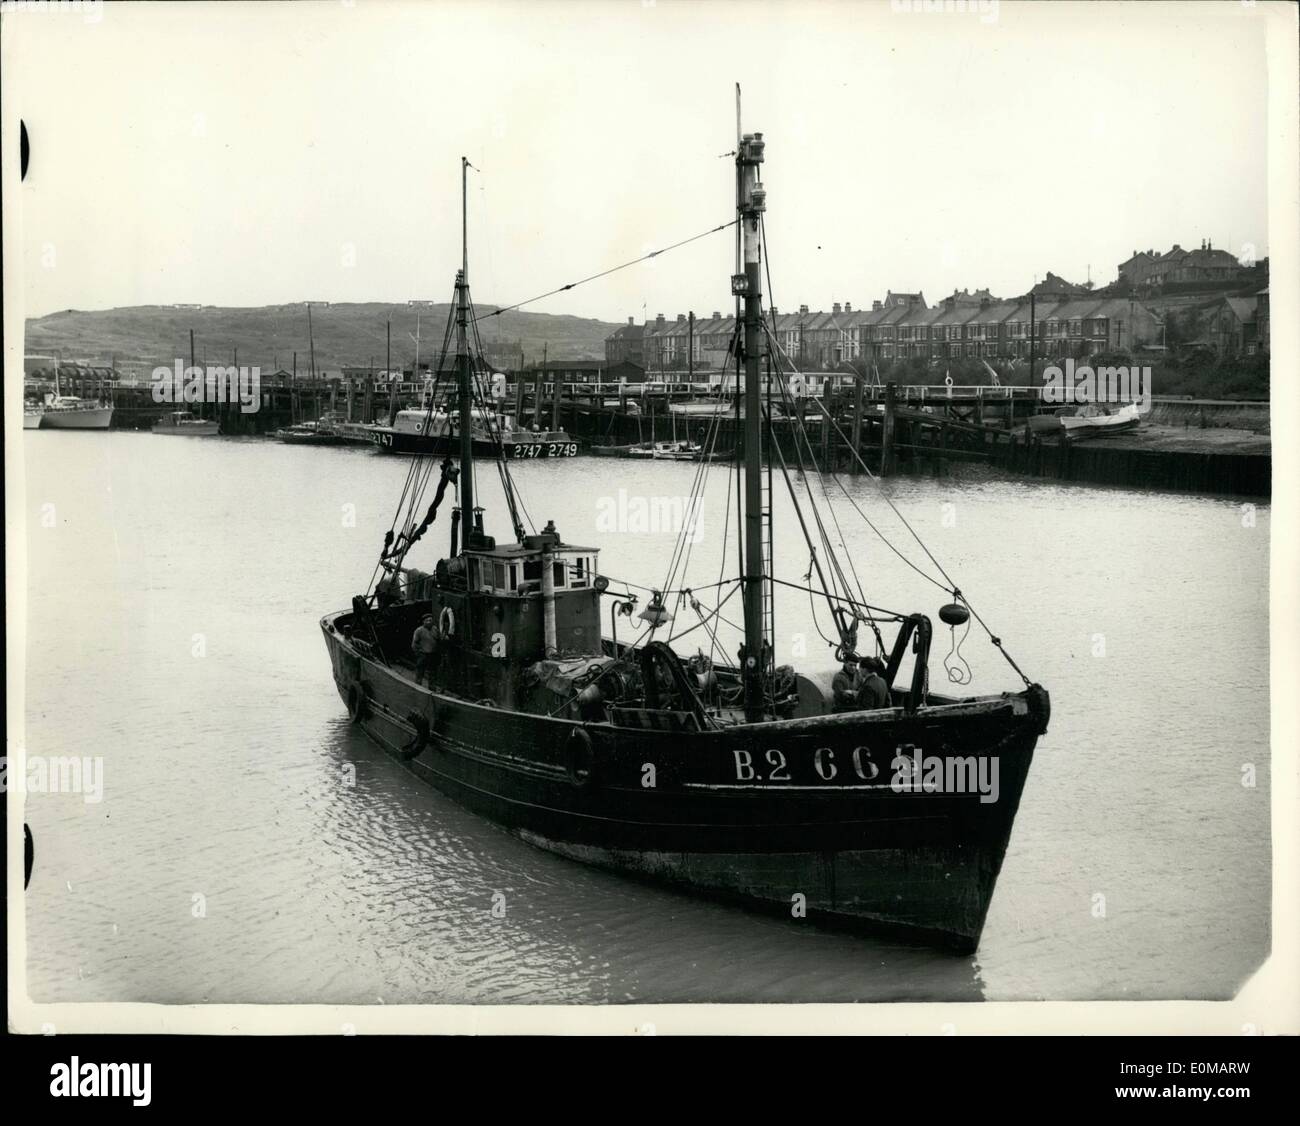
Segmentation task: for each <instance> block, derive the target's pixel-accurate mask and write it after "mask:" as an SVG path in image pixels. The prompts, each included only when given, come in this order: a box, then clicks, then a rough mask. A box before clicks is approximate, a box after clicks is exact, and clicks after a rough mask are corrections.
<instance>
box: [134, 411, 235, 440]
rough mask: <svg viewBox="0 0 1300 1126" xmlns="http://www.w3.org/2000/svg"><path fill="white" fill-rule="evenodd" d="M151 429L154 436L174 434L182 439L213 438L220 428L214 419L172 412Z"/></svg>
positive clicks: (186, 412)
mask: <svg viewBox="0 0 1300 1126" xmlns="http://www.w3.org/2000/svg"><path fill="white" fill-rule="evenodd" d="M151 429H152V430H153V432H154V433H155V434H175V435H177V436H179V437H182V438H215V437H216V436H217V435H218V434H219V433H220V429H221V428H220V425H219V424H218V422H217V420H216V419H215V418H198V417H197V416H195V415H194V414H193V413H191V412H190V411H172V412H171V413H170V414H167V415H164V416H163V417H162V418H160V419H159V420H158V421H157V422H155V423H154V424H153V426H152V427H151Z"/></svg>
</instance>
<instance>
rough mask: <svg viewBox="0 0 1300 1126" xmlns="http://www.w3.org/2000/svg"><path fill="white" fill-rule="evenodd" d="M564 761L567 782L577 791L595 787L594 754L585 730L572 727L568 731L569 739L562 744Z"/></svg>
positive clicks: (589, 737)
mask: <svg viewBox="0 0 1300 1126" xmlns="http://www.w3.org/2000/svg"><path fill="white" fill-rule="evenodd" d="M564 761H565V766H566V768H567V769H568V772H569V781H570V782H572V783H573V784H574V785H575V786H577V787H578V789H580V790H585V789H588V788H589V787H591V786H593V785H595V783H596V754H595V751H594V749H593V748H592V745H591V736H590V735H588V734H587V731H586V728H583V727H574V728H571V729H570V730H569V738H568V740H567V742H566V743H565V744H564Z"/></svg>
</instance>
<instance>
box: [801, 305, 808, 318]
mask: <svg viewBox="0 0 1300 1126" xmlns="http://www.w3.org/2000/svg"><path fill="white" fill-rule="evenodd" d="M807 312H808V306H807V305H800V306H799V314H800V316H804V315H806V314H807Z"/></svg>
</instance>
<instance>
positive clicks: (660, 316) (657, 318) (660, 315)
mask: <svg viewBox="0 0 1300 1126" xmlns="http://www.w3.org/2000/svg"><path fill="white" fill-rule="evenodd" d="M663 323H664V315H663V313H656V314H655V324H657V325H661V324H663Z"/></svg>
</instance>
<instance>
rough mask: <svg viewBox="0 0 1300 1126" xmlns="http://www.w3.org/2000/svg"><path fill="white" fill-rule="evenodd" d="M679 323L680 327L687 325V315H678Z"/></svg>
mask: <svg viewBox="0 0 1300 1126" xmlns="http://www.w3.org/2000/svg"><path fill="white" fill-rule="evenodd" d="M677 323H678V324H679V325H683V324H685V323H686V314H685V313H678V314H677Z"/></svg>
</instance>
